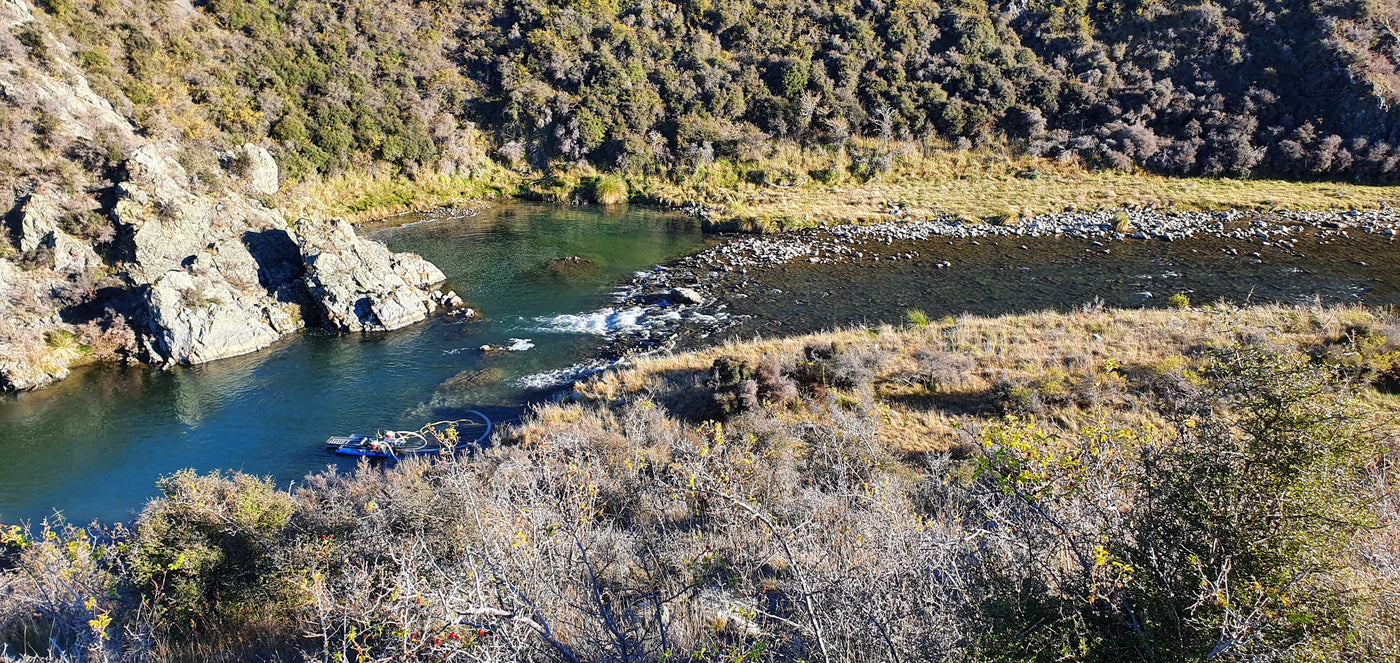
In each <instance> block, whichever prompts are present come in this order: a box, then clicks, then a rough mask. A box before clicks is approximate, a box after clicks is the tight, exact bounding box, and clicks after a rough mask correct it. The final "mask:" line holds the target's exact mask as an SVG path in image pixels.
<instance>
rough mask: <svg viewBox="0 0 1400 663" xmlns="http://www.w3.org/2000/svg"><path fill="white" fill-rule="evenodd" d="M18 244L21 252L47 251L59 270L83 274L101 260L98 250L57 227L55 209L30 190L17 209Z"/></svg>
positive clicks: (54, 266)
mask: <svg viewBox="0 0 1400 663" xmlns="http://www.w3.org/2000/svg"><path fill="white" fill-rule="evenodd" d="M18 226H19V227H18V229H17V232H16V234H17V235H18V241H17V242H16V245H17V247H18V248H19V252H20V254H21V255H26V256H29V255H33V254H36V253H39V252H43V251H48V252H49V253H50V254H51V255H52V263H53V264H52V267H53V269H54V271H56V272H59V273H61V274H86V273H88V272H89V271H91V270H93V269H95V268H96V267H98V266H99V265H100V264H102V259H101V258H99V257H98V256H97V252H96V251H93V250H92V247H90V246H88V245H87V244H85V243H84V242H82V241H79V240H78V239H76V238H74V237H73V236H72V235H69V234H68V233H66V232H63V230H61V229H60V228H59V224H58V211H57V210H56V209H55V208H54V206H53V203H52V202H51V201H50V200H49V199H48V198H47V197H45V196H43V195H41V194H37V193H36V194H31V195H30V196H29V199H28V200H27V201H25V203H24V207H23V208H22V209H21V210H20V215H19V223H18Z"/></svg>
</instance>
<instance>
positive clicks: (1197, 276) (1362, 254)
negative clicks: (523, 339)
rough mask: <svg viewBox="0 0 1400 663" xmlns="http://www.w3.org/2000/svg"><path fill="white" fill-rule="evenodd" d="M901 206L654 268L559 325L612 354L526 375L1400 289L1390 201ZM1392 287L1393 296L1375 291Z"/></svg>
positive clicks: (546, 381)
mask: <svg viewBox="0 0 1400 663" xmlns="http://www.w3.org/2000/svg"><path fill="white" fill-rule="evenodd" d="M888 213H889V216H890V219H889V220H887V221H882V222H880V223H875V224H869V225H842V226H831V227H822V228H812V229H804V230H798V231H791V232H787V233H782V234H776V235H756V236H755V235H737V236H731V237H728V238H727V241H725V242H723V243H721V244H719V245H717V246H715V247H713V248H710V249H708V250H705V251H702V252H700V253H697V254H695V255H692V256H689V257H686V258H682V259H679V260H676V261H673V262H671V263H668V264H666V265H661V266H658V267H656V268H654V269H652V270H649V271H646V272H639V273H637V274H636V275H634V277H633V278H632V279H631V280H630V281H629V282H628V283H626V284H625V285H624V286H623V287H621V288H619V290H618V291H617V292H616V293H614V294H615V304H614V305H613V306H611V307H608V308H606V309H603V310H600V311H595V312H592V313H586V314H579V315H577V316H560V317H561V318H567V320H555V321H551V322H552V323H557V324H564V323H567V324H572V325H576V326H578V327H579V328H580V329H583V328H587V329H588V330H589V331H592V332H594V333H600V334H603V335H605V336H606V339H607V342H606V345H605V348H604V349H603V351H602V353H601V357H600V358H599V359H598V360H595V361H590V362H587V363H585V364H580V365H577V366H574V367H570V368H568V369H565V370H561V371H555V372H552V374H549V375H543V374H542V375H536V376H531V377H530V378H526V379H525V380H522V381H521V384H525V385H529V386H539V387H543V386H549V385H553V384H559V383H567V382H569V381H572V380H577V379H581V378H585V377H587V376H589V375H591V374H593V373H596V372H597V371H599V370H604V369H606V368H607V367H608V366H611V365H613V364H614V363H616V362H625V361H626V358H627V357H628V356H631V355H634V354H637V353H651V352H665V351H668V350H670V349H674V348H678V347H689V346H694V345H697V344H703V343H707V342H713V341H714V340H715V339H716V338H722V337H725V336H727V335H732V334H736V333H737V334H749V333H764V334H772V333H799V332H804V331H815V330H816V329H819V328H824V327H830V326H839V325H843V324H853V323H861V322H875V321H879V320H887V321H888V320H895V319H898V318H899V317H900V316H902V314H903V311H904V310H905V309H907V308H927V309H931V310H932V311H941V312H943V313H949V312H952V313H956V312H960V311H962V310H973V311H976V312H978V313H994V312H1004V311H1010V310H1026V309H1036V308H1045V307H1063V306H1065V305H1067V304H1069V303H1072V301H1073V300H1076V299H1078V300H1080V301H1091V300H1095V299H1099V298H1100V296H1102V299H1107V300H1109V301H1108V303H1109V304H1111V305H1117V306H1141V305H1153V303H1154V302H1153V300H1156V301H1157V302H1161V301H1163V300H1164V299H1165V298H1166V295H1169V294H1174V293H1176V292H1183V293H1186V294H1190V295H1194V296H1197V297H1206V298H1216V297H1219V298H1225V299H1230V300H1238V301H1241V302H1243V301H1246V300H1250V299H1251V298H1257V299H1256V301H1257V300H1258V299H1272V300H1277V301H1299V300H1304V299H1307V298H1309V297H1316V298H1322V299H1327V300H1329V301H1366V300H1363V299H1362V298H1363V296H1366V295H1367V294H1368V293H1370V294H1373V295H1375V296H1376V297H1377V298H1378V299H1377V300H1376V302H1375V303H1389V299H1388V298H1393V297H1392V295H1393V294H1394V292H1393V290H1394V288H1395V287H1396V286H1400V284H1392V283H1382V282H1381V281H1385V280H1386V279H1388V278H1389V277H1388V276H1387V273H1388V272H1389V271H1390V270H1387V269H1385V268H1384V267H1383V265H1386V264H1394V253H1393V249H1394V245H1393V238H1394V237H1395V235H1396V233H1397V228H1400V213H1397V212H1395V211H1393V210H1388V209H1381V210H1365V211H1349V212H1271V213H1245V212H1238V211H1229V212H1218V213H1204V212H1185V213H1175V212H1164V211H1154V210H1123V211H1119V212H1091V213H1060V214H1048V215H1044V216H1040V217H1036V218H1032V219H1025V220H1021V221H1019V222H1015V223H1006V224H991V223H969V222H967V221H966V220H960V219H956V218H952V217H943V218H935V219H923V220H905V219H903V218H902V217H903V214H902V210H901V209H900V208H898V207H896V206H890V207H889V208H888ZM1368 261H1371V263H1372V264H1368ZM1377 286H1379V287H1380V289H1381V290H1383V291H1384V292H1380V293H1373V292H1372V290H1373V288H1375V287H1377ZM682 294H683V296H682ZM1209 300H1210V299H1207V301H1209ZM1397 301H1400V300H1397ZM1158 305H1160V304H1158Z"/></svg>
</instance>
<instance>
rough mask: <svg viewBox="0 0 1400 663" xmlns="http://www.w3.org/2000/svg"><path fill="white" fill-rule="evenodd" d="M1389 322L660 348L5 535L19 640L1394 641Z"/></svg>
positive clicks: (759, 644)
mask: <svg viewBox="0 0 1400 663" xmlns="http://www.w3.org/2000/svg"><path fill="white" fill-rule="evenodd" d="M1396 325H1397V323H1396V320H1395V319H1394V318H1393V317H1391V316H1388V315H1384V314H1379V313H1377V312H1376V311H1374V310H1371V309H1367V308H1361V307H1327V306H1320V307H1293V306H1254V307H1247V308H1234V307H1228V306H1211V307H1192V308H1190V309H1186V310H1161V309H1153V310H1114V309H1107V310H1080V311H1073V312H1068V313H1056V312H1041V313H1035V314H1029V315H1014V316H995V317H984V316H973V315H968V316H959V317H957V318H956V319H951V320H947V321H934V322H929V323H927V324H917V323H915V324H910V325H908V326H906V327H893V326H881V327H876V328H873V329H868V330H867V329H862V330H847V331H841V332H836V333H825V334H819V335H811V336H805V337H788V338H783V339H774V340H766V341H745V342H737V341H736V342H731V343H726V344H723V345H718V346H715V347H711V348H707V349H705V350H702V351H697V352H686V353H677V354H674V355H670V356H664V357H663V356H656V357H651V358H645V359H640V360H638V361H637V362H636V363H635V365H634V366H632V367H631V368H629V369H626V370H622V371H619V372H615V373H609V374H607V375H604V376H601V377H599V378H597V379H594V380H590V381H587V382H585V383H583V384H581V385H580V386H579V388H578V390H577V391H576V395H577V396H576V400H577V402H571V403H559V404H552V405H544V406H541V407H539V408H536V409H534V410H533V411H532V412H530V413H528V414H527V415H526V416H525V417H524V419H523V420H522V421H521V422H520V423H519V425H516V426H512V427H510V428H509V429H508V430H506V431H505V432H504V433H503V435H502V436H501V437H500V439H499V440H498V444H497V445H495V446H493V447H492V448H489V449H486V450H483V451H482V452H481V453H479V454H475V455H473V456H470V457H463V458H457V459H452V460H429V459H415V460H411V461H407V462H404V463H401V464H399V465H398V466H397V467H394V468H391V469H375V468H370V467H367V466H366V467H363V468H361V469H360V471H356V472H324V473H320V474H317V475H314V476H311V477H308V478H307V479H306V480H305V481H304V482H303V483H302V484H300V485H298V486H297V487H296V488H295V489H294V490H288V491H282V490H279V489H277V487H276V486H275V485H274V484H273V482H271V481H267V480H259V479H256V478H254V477H251V476H248V475H243V474H234V475H209V476H201V475H197V474H195V473H193V472H181V473H179V474H176V475H174V476H172V477H170V478H168V479H166V480H164V481H162V482H161V484H160V488H161V491H162V497H159V498H157V499H155V500H153V501H152V502H151V503H150V504H148V505H147V506H146V508H145V509H144V511H143V514H142V516H141V517H140V518H139V519H138V520H137V521H136V522H135V523H134V524H133V525H132V526H131V527H129V528H118V529H115V530H105V529H96V528H94V529H86V530H78V529H75V528H66V527H63V526H61V525H59V526H54V527H52V528H50V529H45V528H44V527H38V526H36V527H34V528H23V527H18V528H13V529H0V537H3V538H0V546H3V547H0V551H2V552H0V554H3V555H4V559H5V561H6V562H7V564H6V565H4V566H0V588H4V589H5V591H7V592H8V594H7V596H10V597H12V599H13V600H10V601H7V602H5V603H3V604H0V637H5V638H8V639H10V640H11V641H12V642H14V646H13V648H12V651H17V652H20V653H30V652H29V651H28V650H27V649H26V647H33V648H35V649H36V651H45V650H47V651H52V650H50V649H49V648H50V647H52V648H55V649H58V650H61V651H65V652H77V651H83V652H84V653H87V654H94V652H104V651H111V652H118V651H124V650H125V649H126V648H129V647H134V646H136V643H135V642H134V641H135V639H136V638H138V637H141V638H145V639H143V640H141V643H143V644H142V646H144V647H148V648H154V649H155V650H156V651H159V652H162V653H164V654H165V656H163V657H164V658H177V657H180V656H182V655H188V656H191V657H197V658H225V659H230V660H236V659H247V658H270V657H271V655H270V653H271V652H277V653H279V654H280V655H282V656H283V657H284V658H290V657H293V656H294V655H299V654H305V655H310V656H313V657H314V656H315V655H317V653H318V652H324V651H327V650H329V651H340V650H342V649H346V650H348V649H352V648H353V649H354V650H355V651H356V652H358V655H360V656H361V657H362V658H364V659H366V660H375V661H389V660H404V659H420V658H422V659H426V658H434V659H435V658H441V657H454V656H461V657H471V656H478V657H481V658H487V657H501V658H520V657H526V658H551V657H554V656H555V655H556V654H558V652H560V651H565V652H568V654H569V656H570V657H576V658H578V659H579V660H591V659H596V658H601V657H605V656H606V655H608V653H609V652H613V651H615V649H614V648H615V647H624V646H625V647H626V648H628V650H629V651H634V652H638V656H639V657H641V658H647V659H651V658H662V657H664V656H665V655H666V654H667V653H668V652H669V653H674V652H677V651H684V652H706V653H712V652H722V653H723V652H732V651H737V652H739V653H744V652H755V653H754V654H753V655H752V656H749V655H747V654H745V657H746V658H755V659H758V660H775V661H780V660H799V659H800V660H811V659H819V658H821V657H822V652H823V650H828V649H829V650H834V651H842V650H851V651H878V652H880V655H881V656H883V655H884V652H887V651H888V652H893V654H892V655H891V656H892V657H894V656H897V657H899V658H900V659H901V660H906V659H907V660H912V659H915V658H918V657H919V656H920V654H922V653H926V652H927V650H926V647H927V646H928V643H930V642H935V643H937V644H938V647H939V649H938V651H940V652H950V653H952V654H956V655H958V656H960V657H966V658H975V659H977V660H987V661H1020V660H1025V659H1026V653H1027V652H1032V653H1034V652H1039V651H1042V648H1043V647H1044V646H1045V641H1046V638H1047V637H1049V638H1054V639H1055V640H1056V641H1057V642H1062V643H1066V646H1068V644H1074V643H1081V644H1082V648H1081V649H1077V650H1076V651H1080V652H1084V653H1082V654H1080V655H1079V656H1078V657H1077V660H1121V658H1120V656H1119V654H1123V653H1125V652H1126V653H1128V654H1131V653H1132V652H1135V651H1138V650H1135V649H1134V647H1135V646H1137V645H1138V643H1141V642H1142V640H1143V639H1144V638H1151V639H1152V645H1153V647H1154V650H1155V651H1162V650H1164V649H1168V648H1173V647H1175V648H1179V649H1181V650H1190V651H1208V650H1210V649H1211V647H1213V646H1217V641H1218V633H1219V629H1220V624H1222V623H1226V622H1227V621H1228V620H1233V619H1235V618H1236V617H1235V616H1234V615H1235V613H1234V612H1232V610H1235V609H1245V610H1247V611H1248V613H1249V614H1250V615H1253V616H1252V617H1251V618H1250V619H1251V622H1250V623H1251V624H1252V625H1253V626H1252V628H1255V629H1257V631H1258V633H1259V635H1258V636H1257V637H1255V638H1252V639H1251V640H1249V641H1248V642H1247V643H1240V644H1231V645H1230V646H1231V647H1232V648H1236V647H1238V651H1241V652H1244V651H1246V650H1247V651H1248V652H1250V653H1255V654H1258V653H1259V652H1261V651H1262V652H1284V653H1290V654H1294V655H1296V654H1297V653H1298V652H1299V651H1303V652H1305V653H1307V654H1308V655H1309V656H1312V657H1315V658H1317V659H1326V660H1389V659H1391V658H1394V656H1395V655H1396V653H1397V643H1398V642H1400V638H1398V637H1397V633H1396V625H1397V624H1398V623H1400V621H1397V619H1396V617H1397V615H1396V613H1395V611H1396V605H1400V603H1397V601H1396V598H1397V597H1400V587H1397V583H1396V578H1395V577H1394V575H1393V573H1391V572H1390V571H1392V570H1393V569H1394V565H1395V563H1396V562H1397V558H1396V551H1397V547H1396V545H1395V544H1396V541H1397V536H1400V532H1397V528H1400V518H1397V517H1396V516H1397V511H1396V505H1397V504H1400V501H1397V494H1398V493H1397V484H1396V477H1395V476H1394V473H1393V472H1390V471H1389V470H1391V469H1393V468H1394V459H1395V453H1396V452H1395V449H1394V438H1393V437H1391V436H1390V435H1391V434H1392V433H1393V432H1394V431H1393V426H1394V421H1395V419H1394V416H1395V414H1396V413H1397V405H1396V403H1397V401H1396V399H1395V397H1394V396H1390V395H1386V394H1382V393H1379V392H1377V391H1374V390H1372V389H1371V388H1370V387H1369V386H1364V385H1368V384H1371V383H1372V381H1376V382H1375V383H1376V384H1381V385H1385V386H1386V388H1393V387H1394V386H1397V385H1395V384H1392V383H1384V381H1383V380H1384V378H1385V376H1386V375H1391V376H1394V375H1395V371H1396V365H1395V363H1394V361H1395V359H1396V357H1397V353H1400V333H1397V332H1396V329H1397V326H1396ZM1251 435H1255V436H1256V437H1251ZM1203 485H1205V486H1207V487H1209V488H1210V490H1201V487H1202V486H1203ZM1279 504H1287V505H1289V506H1291V507H1294V508H1296V515H1295V516H1293V517H1290V518H1287V519H1283V520H1282V521H1280V519H1278V518H1277V508H1278V506H1277V505H1279ZM1221 513H1227V514H1228V517H1226V518H1221V517H1220V514H1221ZM1144 523H1145V524H1146V525H1151V526H1146V525H1144ZM1164 550H1169V551H1173V553H1172V554H1171V555H1170V556H1165V557H1164V556H1163V554H1162V551H1164ZM1081 557H1082V558H1083V559H1082V560H1081V559H1080V558H1081ZM1129 567H1131V568H1132V569H1133V571H1132V573H1128V572H1127V571H1124V570H1123V569H1125V568H1129ZM1241 567H1247V568H1249V569H1253V570H1254V571H1253V572H1251V573H1248V574H1245V573H1241V574H1239V575H1236V574H1233V573H1230V572H1227V569H1228V570H1234V569H1240V568H1241ZM639 569H640V570H639ZM235 570H236V572H234V571H235ZM482 577H489V578H494V579H496V580H498V581H500V582H502V583H503V584H504V585H505V586H507V587H509V588H510V590H511V591H509V592H482V591H481V590H480V589H479V588H478V586H477V582H476V581H475V580H476V579H478V578H482ZM60 581H61V582H62V585H61V586H62V587H65V588H73V589H67V590H64V591H68V592H71V593H72V596H75V597H77V598H70V595H69V594H65V593H63V592H62V591H54V589H53V588H54V587H56V586H60V585H59V584H58V583H59V582H60ZM603 583H606V585H607V587H609V590H608V591H609V592H610V594H608V595H607V597H608V598H601V592H600V590H599V587H600V585H601V584H603ZM1105 583H1107V584H1105ZM1162 583H1171V585H1170V588H1171V590H1172V591H1170V592H1168V591H1166V590H1163V589H1161V587H1162ZM170 587H179V588H182V589H183V591H180V592H173V591H169V588H170ZM813 587H820V588H821V591H813V589H812V588H813ZM1224 592H1228V593H1229V595H1230V596H1231V597H1234V598H1232V599H1231V602H1230V603H1229V604H1228V605H1222V604H1221V603H1219V602H1216V601H1214V600H1212V597H1214V596H1218V595H1219V594H1218V593H1224ZM1086 595H1087V596H1093V597H1095V599H1094V600H1093V601H1086V600H1085V598H1084V597H1085V596H1086ZM153 605H154V606H155V607H157V608H158V609H156V610H152V609H151V606H153ZM852 606H878V612H877V613H874V614H875V615H876V616H871V615H867V614H863V613H860V612H858V611H853V608H852ZM1105 606H1110V607H1105ZM1103 610H1113V611H1119V610H1122V611H1127V610H1131V611H1135V614H1141V615H1147V614H1153V615H1162V616H1163V617H1162V619H1161V620H1159V619H1156V618H1154V619H1145V618H1143V619H1140V623H1143V624H1145V625H1146V627H1145V628H1143V629H1131V628H1128V627H1125V626H1123V625H1122V622H1121V621H1119V620H1117V619H1114V618H1112V615H1116V614H1122V613H1121V612H1111V613H1109V615H1108V616H1104V613H1103V612H1102V611H1103ZM1172 614H1176V615H1181V618H1180V620H1179V622H1173V621H1172V620H1171V618H1170V617H1169V616H1170V615H1172ZM611 615H627V617H626V619H627V622H626V623H627V624H629V626H628V628H627V629H625V630H620V629H610V628H609V627H608V624H609V623H611V622H609V620H610V619H611V618H612V617H610V616H611ZM1026 615H1035V619H1037V621H1036V624H1037V625H1039V627H1040V628H1041V629H1042V632H1044V633H1048V634H1050V635H1047V636H1040V635H1034V636H1026V635H1024V634H1025V633H1027V631H1026V630H1025V629H1024V628H1023V627H1024V625H1025V620H1026V619H1027V617H1026ZM1328 616H1330V617H1331V618H1324V617H1328ZM1300 619H1302V620H1306V621H1307V622H1308V623H1309V624H1312V625H1316V626H1317V627H1316V628H1308V629H1306V631H1298V630H1296V629H1294V628H1293V624H1295V623H1296V622H1297V620H1300ZM527 620H528V623H526V621H527ZM874 620H878V621H875V622H874V623H876V624H877V625H878V628H873V627H871V626H870V624H871V623H872V621H874ZM1229 623H1234V622H1229ZM532 624H533V625H536V626H532ZM189 625H193V626H189ZM366 625H373V626H374V628H369V627H367V626H366ZM29 632H38V633H43V634H46V635H47V638H46V639H44V640H33V641H25V640H24V639H23V638H24V634H25V633H29ZM662 633H664V634H665V635H664V637H663V636H662V635H661V634H662ZM984 634H993V635H995V636H996V637H990V636H986V635H984ZM1060 649H1061V647H1060V646H1059V645H1057V646H1056V648H1055V650H1056V651H1059V650H1060ZM94 655H95V654H94ZM721 655H723V654H721ZM73 657H76V656H73ZM831 658H833V659H835V660H848V659H849V660H865V657H860V656H854V655H852V656H845V655H834V656H831ZM870 660H874V657H870Z"/></svg>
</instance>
